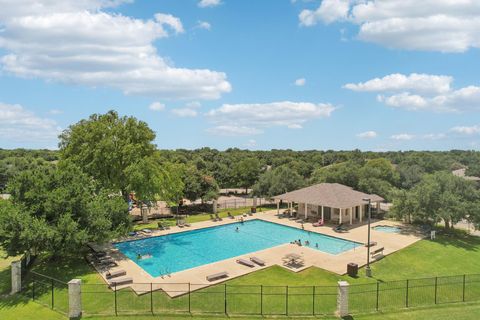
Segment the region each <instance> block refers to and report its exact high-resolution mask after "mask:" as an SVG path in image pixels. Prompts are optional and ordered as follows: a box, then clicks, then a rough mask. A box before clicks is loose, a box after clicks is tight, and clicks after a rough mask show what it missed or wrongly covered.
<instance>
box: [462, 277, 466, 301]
mask: <svg viewBox="0 0 480 320" xmlns="http://www.w3.org/2000/svg"><path fill="white" fill-rule="evenodd" d="M465 277H466V275H463V288H462V301H463V302H465Z"/></svg>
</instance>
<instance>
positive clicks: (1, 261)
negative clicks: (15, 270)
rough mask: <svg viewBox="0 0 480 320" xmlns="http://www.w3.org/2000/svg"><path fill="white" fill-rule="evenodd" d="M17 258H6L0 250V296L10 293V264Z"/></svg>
mask: <svg viewBox="0 0 480 320" xmlns="http://www.w3.org/2000/svg"><path fill="white" fill-rule="evenodd" d="M18 258H19V257H8V258H7V257H6V255H5V253H4V252H3V251H2V250H1V249H0V296H1V295H3V294H6V293H9V292H10V289H11V288H10V263H12V261H14V260H16V259H18Z"/></svg>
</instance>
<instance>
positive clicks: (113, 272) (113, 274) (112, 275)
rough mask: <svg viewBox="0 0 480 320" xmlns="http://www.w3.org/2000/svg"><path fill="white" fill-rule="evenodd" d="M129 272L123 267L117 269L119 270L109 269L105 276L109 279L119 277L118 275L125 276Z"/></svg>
mask: <svg viewBox="0 0 480 320" xmlns="http://www.w3.org/2000/svg"><path fill="white" fill-rule="evenodd" d="M126 274H127V271H125V270H123V269H117V270H109V271H107V273H106V274H105V277H106V278H107V279H111V278H117V277H121V276H124V275H126Z"/></svg>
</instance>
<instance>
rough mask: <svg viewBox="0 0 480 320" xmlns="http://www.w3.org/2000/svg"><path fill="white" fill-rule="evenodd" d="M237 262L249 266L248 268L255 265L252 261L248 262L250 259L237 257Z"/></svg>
mask: <svg viewBox="0 0 480 320" xmlns="http://www.w3.org/2000/svg"><path fill="white" fill-rule="evenodd" d="M237 263H238V264H243V265H244V266H247V267H250V268H253V267H255V264H254V263H252V262H250V261H248V260H245V259H238V260H237Z"/></svg>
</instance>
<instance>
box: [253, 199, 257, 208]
mask: <svg viewBox="0 0 480 320" xmlns="http://www.w3.org/2000/svg"><path fill="white" fill-rule="evenodd" d="M252 207H254V208H255V209H257V197H253V206H252Z"/></svg>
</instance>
